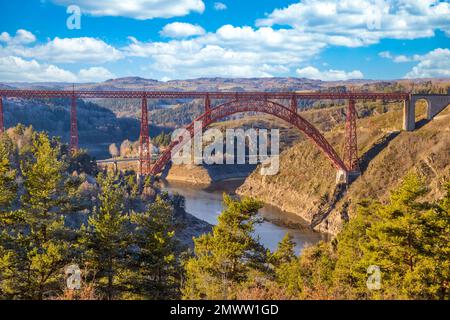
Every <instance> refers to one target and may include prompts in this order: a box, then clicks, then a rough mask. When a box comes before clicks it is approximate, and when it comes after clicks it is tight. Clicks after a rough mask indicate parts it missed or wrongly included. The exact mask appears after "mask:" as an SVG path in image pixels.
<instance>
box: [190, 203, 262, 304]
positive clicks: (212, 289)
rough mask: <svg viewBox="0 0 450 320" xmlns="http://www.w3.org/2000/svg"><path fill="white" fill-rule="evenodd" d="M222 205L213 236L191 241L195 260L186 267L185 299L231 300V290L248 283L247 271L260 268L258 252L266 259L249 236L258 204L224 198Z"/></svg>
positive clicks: (232, 293)
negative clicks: (193, 244) (245, 282)
mask: <svg viewBox="0 0 450 320" xmlns="http://www.w3.org/2000/svg"><path fill="white" fill-rule="evenodd" d="M224 205H225V210H224V211H223V212H222V213H221V215H220V216H219V218H218V224H217V225H216V226H215V227H214V228H213V230H212V233H209V234H205V235H202V236H200V237H199V238H196V239H194V243H195V257H193V258H191V259H189V260H188V261H187V263H186V266H185V268H186V281H185V284H184V288H183V294H184V296H185V297H186V298H189V299H198V298H208V299H214V298H216V299H217V298H221V299H223V298H225V299H227V298H231V297H232V296H233V295H236V292H233V288H236V286H237V285H239V284H240V283H243V282H244V281H245V280H247V278H248V272H249V270H250V268H258V267H259V265H260V264H261V262H262V261H260V259H259V258H260V257H261V252H262V254H263V255H265V252H264V249H263V248H262V246H260V244H259V243H258V241H257V240H255V239H254V238H253V236H252V233H253V231H254V228H255V223H257V222H258V219H257V216H256V215H257V212H258V210H259V209H260V208H261V203H259V202H257V201H255V200H252V199H249V198H244V199H242V200H240V201H238V200H233V199H232V198H230V197H229V196H227V195H224ZM230 289H231V290H230Z"/></svg>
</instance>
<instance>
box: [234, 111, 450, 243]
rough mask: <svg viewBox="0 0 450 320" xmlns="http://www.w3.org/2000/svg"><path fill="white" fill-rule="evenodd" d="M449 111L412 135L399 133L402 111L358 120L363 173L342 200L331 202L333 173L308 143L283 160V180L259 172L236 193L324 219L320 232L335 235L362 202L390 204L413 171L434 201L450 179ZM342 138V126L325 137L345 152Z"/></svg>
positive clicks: (337, 148)
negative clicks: (373, 199)
mask: <svg viewBox="0 0 450 320" xmlns="http://www.w3.org/2000/svg"><path fill="white" fill-rule="evenodd" d="M448 109H449V108H448V107H447V109H446V110H444V111H443V112H442V113H441V114H440V115H438V116H437V117H436V118H435V119H434V120H432V121H430V122H429V123H425V124H423V126H422V127H420V128H419V129H417V130H416V131H414V132H401V131H400V128H401V119H402V113H401V111H400V110H397V111H392V112H388V113H384V114H381V115H374V116H371V117H368V118H365V119H360V120H358V124H357V125H358V129H357V130H358V148H359V154H360V157H361V167H362V170H363V173H362V175H361V176H360V177H359V178H358V179H357V180H356V181H354V182H353V183H352V184H351V185H350V186H349V187H348V190H346V192H345V194H343V196H342V198H340V199H339V197H338V198H336V197H335V196H333V195H334V194H335V187H336V186H335V175H336V172H335V170H334V168H333V167H332V166H331V165H330V163H329V161H328V160H327V159H326V158H325V156H324V155H323V154H322V153H321V152H320V151H319V150H318V149H317V148H316V147H315V146H314V145H313V144H312V143H310V142H309V141H300V142H299V143H297V144H296V145H294V146H293V147H292V148H290V149H288V150H286V151H284V152H283V153H282V154H281V159H280V172H279V174H277V175H275V176H261V175H260V174H259V170H255V171H254V172H253V173H252V174H251V175H250V176H249V177H248V178H247V180H246V181H245V183H244V184H243V185H242V186H241V187H240V188H239V189H238V191H237V192H238V194H240V195H247V196H252V197H255V198H257V199H260V200H262V201H264V202H267V203H270V204H272V205H275V206H277V207H279V208H281V209H283V210H285V211H288V212H292V213H295V214H297V215H299V216H301V217H302V218H304V219H306V220H307V221H310V222H311V221H313V220H314V219H315V218H317V216H318V215H323V218H324V219H323V221H322V222H321V223H320V224H319V225H318V226H316V229H317V230H320V231H324V232H328V233H331V234H336V233H338V232H339V230H341V228H342V225H343V223H344V222H345V221H346V219H348V218H350V219H351V217H352V215H353V214H354V212H355V210H356V206H357V203H358V201H360V200H362V199H364V198H367V197H378V198H381V199H386V198H387V197H388V196H389V191H390V190H391V189H392V188H394V187H395V186H397V185H398V183H399V182H400V180H401V178H402V177H403V176H404V175H405V174H406V173H407V172H409V171H411V170H414V171H416V172H418V173H419V174H421V175H422V176H423V177H424V179H426V182H427V183H428V184H429V185H430V189H432V190H433V191H432V192H430V193H429V194H428V195H427V197H429V198H436V197H438V196H439V195H440V194H439V186H440V184H441V183H442V182H443V181H444V179H446V178H448V176H449V175H450V110H448ZM419 116H420V113H419V115H418V117H419ZM343 135H344V127H343V125H338V126H336V127H335V128H334V129H332V130H331V131H330V132H328V133H326V134H325V136H326V138H327V139H328V141H330V143H331V144H332V145H333V147H334V148H335V149H336V150H337V151H338V152H341V151H342V142H343Z"/></svg>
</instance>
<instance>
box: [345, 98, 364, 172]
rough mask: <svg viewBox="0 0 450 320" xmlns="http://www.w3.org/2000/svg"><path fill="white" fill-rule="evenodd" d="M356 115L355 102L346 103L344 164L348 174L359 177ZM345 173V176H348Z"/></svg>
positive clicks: (351, 100) (352, 100)
mask: <svg viewBox="0 0 450 320" xmlns="http://www.w3.org/2000/svg"><path fill="white" fill-rule="evenodd" d="M357 117H358V114H357V113H356V108H355V100H354V99H350V100H349V101H348V107H347V114H346V117H345V142H344V159H343V160H344V163H345V165H346V167H347V169H348V172H349V173H350V174H352V175H359V174H360V168H359V159H358V141H357V135H356V119H357ZM349 173H347V175H348V174H349Z"/></svg>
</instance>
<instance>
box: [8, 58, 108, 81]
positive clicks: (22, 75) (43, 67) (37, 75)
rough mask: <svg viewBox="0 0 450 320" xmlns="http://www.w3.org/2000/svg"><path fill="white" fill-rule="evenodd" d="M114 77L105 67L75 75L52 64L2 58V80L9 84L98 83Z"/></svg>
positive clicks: (85, 70)
mask: <svg viewBox="0 0 450 320" xmlns="http://www.w3.org/2000/svg"><path fill="white" fill-rule="evenodd" d="M113 77H115V76H114V74H112V73H111V72H109V71H108V70H107V69H105V68H103V67H91V68H89V69H81V70H80V71H79V72H78V73H73V72H71V71H68V70H64V69H62V68H60V67H58V66H55V65H52V64H45V63H39V62H38V61H36V60H34V59H32V60H25V59H22V58H20V57H15V56H7V57H0V79H2V81H7V82H11V81H29V82H96V81H104V80H107V79H110V78H113Z"/></svg>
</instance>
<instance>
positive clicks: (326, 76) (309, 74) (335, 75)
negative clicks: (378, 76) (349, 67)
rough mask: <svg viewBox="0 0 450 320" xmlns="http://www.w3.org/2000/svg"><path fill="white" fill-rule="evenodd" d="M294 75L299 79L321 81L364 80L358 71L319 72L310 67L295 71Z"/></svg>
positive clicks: (331, 70)
mask: <svg viewBox="0 0 450 320" xmlns="http://www.w3.org/2000/svg"><path fill="white" fill-rule="evenodd" d="M296 73H297V76H299V77H301V78H308V79H314V80H322V81H344V80H351V79H362V78H364V75H363V74H362V72H361V71H359V70H354V71H350V72H346V71H343V70H333V69H330V70H325V71H320V70H319V69H317V68H314V67H311V66H309V67H305V68H302V69H297V70H296Z"/></svg>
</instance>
